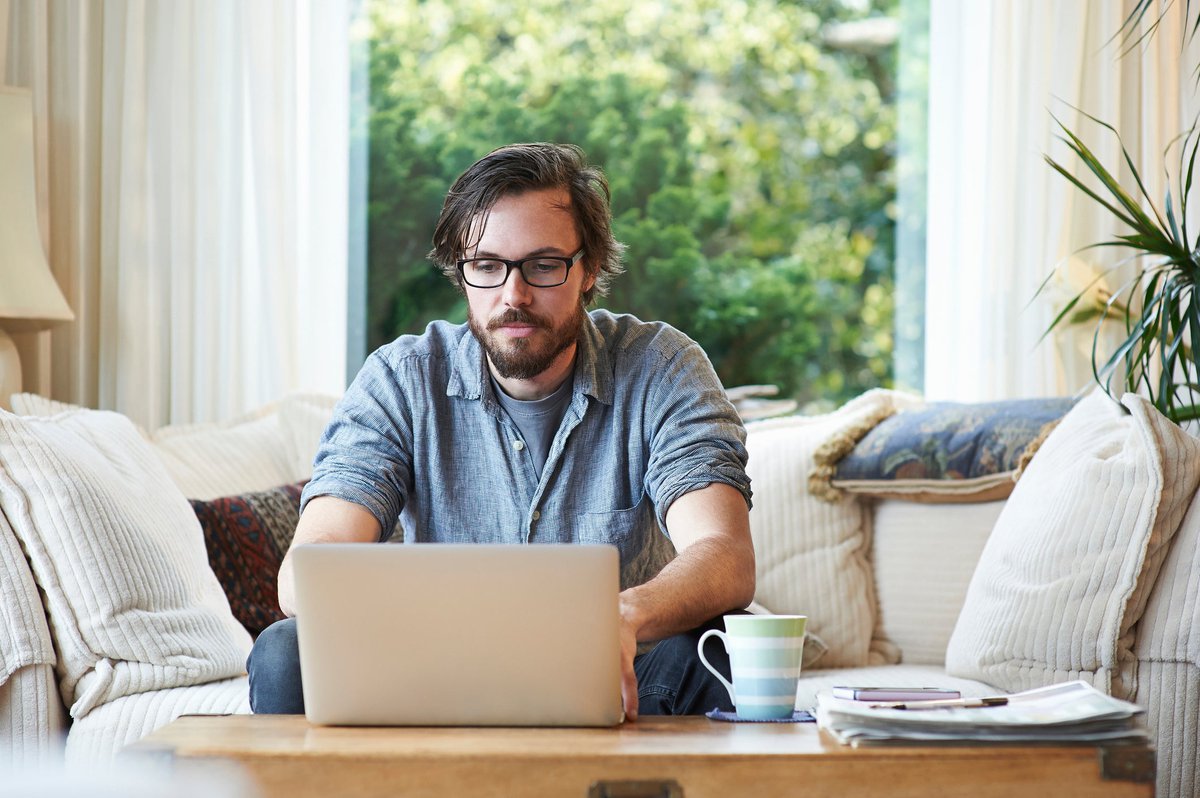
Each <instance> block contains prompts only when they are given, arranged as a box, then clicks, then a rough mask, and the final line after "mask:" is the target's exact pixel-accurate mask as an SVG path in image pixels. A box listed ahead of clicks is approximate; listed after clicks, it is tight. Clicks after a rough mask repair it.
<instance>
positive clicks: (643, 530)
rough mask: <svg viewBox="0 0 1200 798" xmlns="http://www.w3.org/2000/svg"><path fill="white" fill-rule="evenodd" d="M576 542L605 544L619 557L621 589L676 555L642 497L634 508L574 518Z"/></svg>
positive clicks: (643, 579)
mask: <svg viewBox="0 0 1200 798" xmlns="http://www.w3.org/2000/svg"><path fill="white" fill-rule="evenodd" d="M575 521H576V528H575V540H577V541H578V542H580V543H607V544H610V545H613V546H616V547H617V550H618V551H619V552H620V555H621V589H622V590H625V589H626V588H629V587H632V586H634V585H640V584H642V583H644V582H647V581H649V580H650V579H652V578H653V577H654V576H655V575H656V574H657V573H658V572H659V571H660V570H662V567H663V566H664V565H666V564H667V563H668V562H670V561H671V560H672V559H673V558H674V556H675V548H674V546H672V545H671V541H670V540H668V539H667V536H666V535H664V534H663V533H662V532H661V531H660V530H659V528H658V520H657V518H656V517H655V515H654V505H653V504H652V503H651V502H650V499H649V498H647V497H646V496H645V495H644V494H643V496H642V498H641V500H640V501H639V502H638V503H637V505H635V506H634V507H630V508H628V509H626V510H613V511H609V512H604V513H579V514H577V515H576V518H575Z"/></svg>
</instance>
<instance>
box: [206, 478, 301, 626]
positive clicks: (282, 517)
mask: <svg viewBox="0 0 1200 798" xmlns="http://www.w3.org/2000/svg"><path fill="white" fill-rule="evenodd" d="M303 487H304V483H303V482H299V483H296V484H294V485H283V486H281V487H278V488H272V489H270V490H264V491H257V492H254V493H244V494H242V495H240V496H226V497H223V498H220V499H212V500H210V501H200V500H197V499H192V500H191V503H192V509H193V510H195V511H196V517H197V518H198V519H200V526H201V527H202V528H203V529H204V544H205V546H207V548H208V562H209V564H210V565H211V566H212V569H213V572H214V573H216V575H217V581H219V582H220V583H221V587H222V588H223V589H224V590H225V595H226V596H227V597H228V598H229V607H230V609H232V610H233V615H234V617H235V618H237V619H238V621H240V622H241V624H242V625H243V626H245V627H246V630H247V631H248V632H250V634H252V635H255V636H257V635H258V633H259V632H261V631H262V630H263V629H265V628H267V627H268V626H270V625H271V624H272V623H274V622H275V621H278V620H281V619H282V618H283V617H284V615H283V612H282V611H281V610H280V609H279V595H278V593H277V592H276V589H275V581H276V579H277V578H278V576H279V565H280V563H282V562H283V555H284V554H285V553H286V552H287V550H288V546H289V545H291V542H292V535H293V534H294V533H295V531H296V524H297V523H298V522H299V520H300V492H301V490H302V488H303Z"/></svg>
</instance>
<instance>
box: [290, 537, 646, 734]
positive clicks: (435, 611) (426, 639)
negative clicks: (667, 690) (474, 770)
mask: <svg viewBox="0 0 1200 798" xmlns="http://www.w3.org/2000/svg"><path fill="white" fill-rule="evenodd" d="M292 556H293V558H294V567H295V579H296V631H297V635H298V637H299V644H300V669H301V674H302V679H303V685H304V706H305V714H306V715H307V717H308V720H309V721H310V722H312V723H319V724H327V725H351V726H360V725H363V726H425V725H429V726H612V725H616V724H618V723H620V722H621V720H622V717H623V713H622V708H621V686H620V684H621V663H620V640H619V636H618V623H619V619H618V606H617V593H618V589H619V563H618V556H617V550H616V548H614V547H612V546H600V545H596V546H593V545H577V544H569V545H549V544H547V545H524V546H514V545H451V544H399V545H397V544H319V545H308V546H300V547H297V549H296V550H295V552H293V555H292Z"/></svg>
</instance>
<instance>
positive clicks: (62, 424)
mask: <svg viewBox="0 0 1200 798" xmlns="http://www.w3.org/2000/svg"><path fill="white" fill-rule="evenodd" d="M0 509H2V510H3V512H4V515H5V516H6V517H7V518H8V520H9V522H10V523H11V525H12V527H13V529H14V530H15V532H16V534H17V536H18V537H19V538H20V540H21V542H22V544H23V546H24V548H25V551H26V552H27V554H28V557H29V561H30V564H31V565H32V571H33V575H34V577H35V579H36V581H37V583H38V585H39V587H40V588H41V589H42V591H43V592H44V594H45V601H46V607H47V611H48V616H49V620H50V628H51V631H52V633H53V636H54V641H55V644H56V647H57V649H58V655H59V661H58V676H59V687H60V690H61V693H62V696H63V699H64V701H65V702H66V703H67V704H68V706H69V707H70V713H71V716H72V717H74V718H80V717H83V716H84V715H86V714H87V713H88V712H90V711H91V710H92V709H94V708H95V707H97V706H99V705H101V704H103V703H105V702H108V701H111V700H113V699H115V698H118V697H120V696H123V695H129V694H133V693H140V692H145V691H148V690H157V689H162V688H169V687H179V686H186V685H192V684H200V683H203V682H207V681H212V680H214V679H223V678H228V677H231V676H237V675H239V674H241V673H243V672H244V665H245V661H246V656H247V654H248V653H249V649H250V637H249V635H248V634H247V633H246V630H245V629H243V628H242V627H241V625H240V624H239V623H238V622H237V621H236V620H235V619H234V617H233V615H232V614H231V613H230V610H229V603H228V601H227V600H226V599H225V595H224V594H223V593H222V591H221V586H220V585H219V584H218V583H217V579H216V577H215V576H214V575H213V572H212V569H210V568H209V566H208V560H207V556H206V554H205V549H204V540H203V537H202V535H201V532H200V525H199V523H198V522H197V520H196V516H195V513H193V512H192V508H191V506H190V505H189V504H188V503H187V500H186V499H185V498H184V496H183V494H182V493H181V492H180V490H179V489H178V488H177V487H176V486H175V484H174V483H173V482H172V481H171V479H170V477H169V476H168V475H167V471H166V469H165V468H164V467H163V464H162V461H161V460H159V459H158V457H157V456H156V455H155V453H154V450H153V449H152V447H151V446H150V444H149V443H148V442H147V441H146V440H145V438H144V437H143V436H142V434H141V433H140V432H139V431H138V430H137V429H136V428H135V427H134V425H133V424H132V423H131V422H130V421H129V420H128V419H127V418H125V417H124V416H121V415H118V414H116V413H107V412H99V411H91V410H75V411H68V412H64V413H61V414H58V415H55V416H53V417H51V418H46V419H41V418H22V417H19V416H15V415H12V414H10V413H3V412H0Z"/></svg>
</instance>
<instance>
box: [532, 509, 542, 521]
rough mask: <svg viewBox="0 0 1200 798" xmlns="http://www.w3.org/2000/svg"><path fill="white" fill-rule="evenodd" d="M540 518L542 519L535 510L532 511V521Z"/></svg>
mask: <svg viewBox="0 0 1200 798" xmlns="http://www.w3.org/2000/svg"><path fill="white" fill-rule="evenodd" d="M541 517H542V514H541V513H540V512H538V511H537V510H534V511H533V520H534V521H536V520H538V519H539V518H541Z"/></svg>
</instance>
